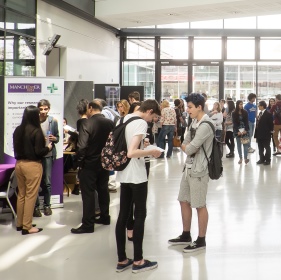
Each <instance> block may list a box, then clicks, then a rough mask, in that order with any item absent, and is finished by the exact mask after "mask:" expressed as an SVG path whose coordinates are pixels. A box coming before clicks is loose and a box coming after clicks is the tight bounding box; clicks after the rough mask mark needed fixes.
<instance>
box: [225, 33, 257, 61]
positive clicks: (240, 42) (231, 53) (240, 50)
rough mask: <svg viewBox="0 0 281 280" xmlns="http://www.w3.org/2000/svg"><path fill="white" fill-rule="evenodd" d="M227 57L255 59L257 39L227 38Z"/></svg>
mask: <svg viewBox="0 0 281 280" xmlns="http://www.w3.org/2000/svg"><path fill="white" fill-rule="evenodd" d="M227 59H255V40H254V39H247V40H246V39H231V38H227Z"/></svg>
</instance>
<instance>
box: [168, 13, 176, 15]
mask: <svg viewBox="0 0 281 280" xmlns="http://www.w3.org/2000/svg"><path fill="white" fill-rule="evenodd" d="M167 15H168V16H174V15H175V14H172V13H169V14H167Z"/></svg>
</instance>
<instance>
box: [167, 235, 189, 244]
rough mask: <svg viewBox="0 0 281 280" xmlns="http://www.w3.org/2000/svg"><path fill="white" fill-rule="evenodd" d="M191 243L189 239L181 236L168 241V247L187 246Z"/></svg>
mask: <svg viewBox="0 0 281 280" xmlns="http://www.w3.org/2000/svg"><path fill="white" fill-rule="evenodd" d="M191 242H192V240H191V237H189V238H183V237H182V235H180V236H178V237H176V238H173V239H170V240H169V241H168V243H169V244H170V245H189V244H190V243H191Z"/></svg>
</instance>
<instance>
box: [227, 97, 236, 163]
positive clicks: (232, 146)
mask: <svg viewBox="0 0 281 280" xmlns="http://www.w3.org/2000/svg"><path fill="white" fill-rule="evenodd" d="M234 110H235V105H234V102H233V101H232V100H228V101H227V114H226V117H225V130H226V133H225V143H226V145H227V147H228V149H229V153H228V154H227V155H226V157H227V158H234V149H235V144H234V137H233V122H232V113H233V111H234ZM225 112H226V111H225Z"/></svg>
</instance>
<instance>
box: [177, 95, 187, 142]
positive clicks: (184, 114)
mask: <svg viewBox="0 0 281 280" xmlns="http://www.w3.org/2000/svg"><path fill="white" fill-rule="evenodd" d="M180 102H181V104H180V107H179V109H180V111H181V116H182V124H181V143H182V142H183V140H184V134H185V130H186V127H187V112H186V110H185V106H184V101H183V100H182V99H180Z"/></svg>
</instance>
